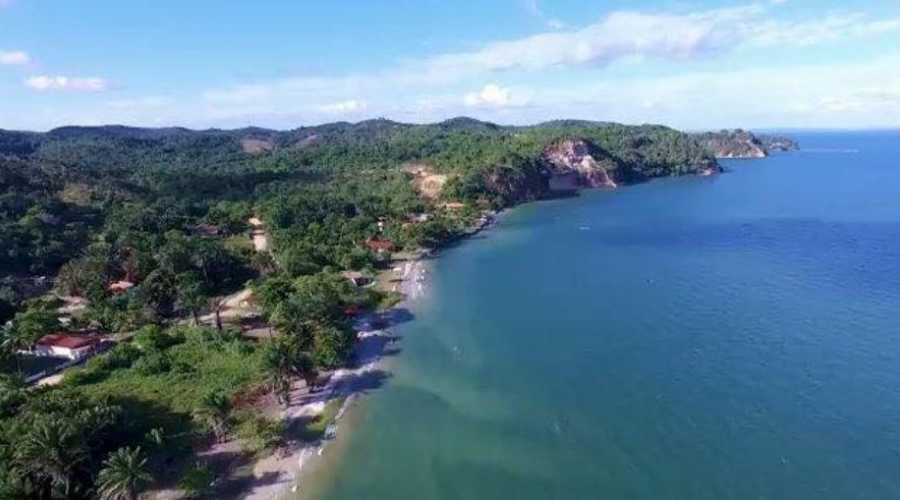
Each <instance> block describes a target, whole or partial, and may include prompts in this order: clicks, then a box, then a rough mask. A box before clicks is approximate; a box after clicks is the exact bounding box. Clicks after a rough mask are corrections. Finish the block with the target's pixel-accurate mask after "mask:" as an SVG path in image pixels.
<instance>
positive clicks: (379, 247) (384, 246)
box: [366, 238, 395, 253]
mask: <svg viewBox="0 0 900 500" xmlns="http://www.w3.org/2000/svg"><path fill="white" fill-rule="evenodd" d="M366 247H367V248H368V249H369V250H371V251H373V252H375V253H385V252H393V251H394V248H395V247H394V242H393V241H391V240H382V239H376V238H369V239H368V240H366Z"/></svg>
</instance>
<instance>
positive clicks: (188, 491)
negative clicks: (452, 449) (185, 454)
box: [178, 462, 215, 498]
mask: <svg viewBox="0 0 900 500" xmlns="http://www.w3.org/2000/svg"><path fill="white" fill-rule="evenodd" d="M213 481H215V475H214V474H213V472H212V470H210V468H209V467H208V466H207V465H206V464H203V463H200V462H198V463H196V464H194V465H193V466H191V467H189V468H188V469H187V470H186V471H185V472H184V475H183V476H181V480H180V481H178V487H179V488H181V489H182V490H183V491H184V495H185V497H187V498H201V497H203V496H206V495H208V494H209V493H210V491H211V490H212V485H213Z"/></svg>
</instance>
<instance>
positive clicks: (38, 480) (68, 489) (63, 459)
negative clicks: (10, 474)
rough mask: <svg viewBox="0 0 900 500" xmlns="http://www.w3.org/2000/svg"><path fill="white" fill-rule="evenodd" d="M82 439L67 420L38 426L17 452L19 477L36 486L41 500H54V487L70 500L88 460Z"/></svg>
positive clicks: (14, 461)
mask: <svg viewBox="0 0 900 500" xmlns="http://www.w3.org/2000/svg"><path fill="white" fill-rule="evenodd" d="M88 456H89V455H88V450H87V447H86V445H85V443H84V441H83V440H82V438H81V436H79V435H78V433H76V432H75V430H74V428H73V426H72V425H70V423H69V422H68V421H66V420H61V419H49V418H48V419H45V420H42V421H39V422H37V423H35V425H34V426H33V427H32V428H31V429H30V432H28V434H26V435H25V436H24V438H23V439H22V441H20V442H19V443H17V446H16V449H15V451H14V452H13V466H14V468H15V472H16V474H17V475H18V476H19V477H21V478H22V479H24V480H26V481H27V482H29V483H30V484H31V485H32V488H33V489H34V490H35V492H36V494H37V495H38V497H39V498H42V499H43V498H50V494H51V491H52V488H53V487H57V488H60V489H61V490H62V493H63V495H64V496H65V497H66V498H68V497H69V496H70V494H71V493H72V485H73V482H74V476H75V473H76V471H78V470H79V469H80V468H81V467H82V466H83V465H84V463H85V462H86V461H87V459H88Z"/></svg>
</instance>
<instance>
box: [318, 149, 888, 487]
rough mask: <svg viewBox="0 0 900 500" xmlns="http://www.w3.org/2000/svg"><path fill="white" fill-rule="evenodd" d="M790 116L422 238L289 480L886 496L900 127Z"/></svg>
mask: <svg viewBox="0 0 900 500" xmlns="http://www.w3.org/2000/svg"><path fill="white" fill-rule="evenodd" d="M794 137H796V138H797V139H798V140H799V141H800V143H801V147H802V150H801V151H799V152H793V153H785V154H776V155H774V156H772V157H770V158H767V159H763V160H746V161H741V160H731V161H723V165H724V166H725V168H726V169H727V172H726V173H724V174H722V175H719V176H713V177H703V178H701V177H684V178H672V179H662V180H657V181H653V182H649V183H645V184H641V185H636V186H629V187H624V188H621V189H618V190H615V191H586V192H583V193H582V194H581V195H580V196H579V197H577V198H571V199H565V200H553V201H545V202H539V203H532V204H529V205H525V206H521V207H518V208H516V209H514V210H512V211H510V212H509V213H507V214H505V215H504V216H503V217H502V218H501V220H500V222H499V223H498V224H497V226H495V227H494V228H492V229H490V230H489V231H487V232H485V233H482V234H481V235H479V236H477V237H475V238H472V239H469V240H466V241H464V242H462V243H461V244H459V245H458V246H456V247H454V248H452V249H449V250H446V251H444V252H443V253H442V255H441V256H440V258H438V259H435V260H434V261H433V262H431V263H430V264H429V266H430V267H429V269H430V272H429V276H428V280H427V293H426V294H425V296H424V297H423V298H421V299H419V300H417V301H415V302H413V303H411V304H410V306H409V308H410V313H411V314H410V319H411V321H408V322H407V323H404V324H402V325H399V326H398V327H396V328H395V333H397V334H398V335H400V336H402V340H401V341H400V342H399V343H398V344H397V347H398V349H399V351H400V352H398V353H395V354H396V355H395V356H391V357H390V358H388V359H387V360H386V370H388V371H389V372H390V377H389V378H388V380H387V382H386V384H385V385H384V386H383V387H380V388H378V389H374V390H372V391H371V392H370V393H369V394H367V395H366V396H364V397H363V399H362V401H361V402H360V403H359V404H357V405H355V407H354V408H353V410H352V411H351V413H352V415H351V416H350V417H348V418H347V419H345V420H346V421H342V423H341V424H340V425H339V428H340V430H339V438H338V443H336V444H335V445H334V446H330V447H327V448H326V451H325V454H326V455H329V454H330V455H331V456H332V462H333V463H332V464H330V465H329V467H328V468H327V471H325V470H321V471H319V472H320V473H318V474H317V476H316V479H315V480H313V481H310V483H309V485H305V488H304V489H303V490H302V491H303V492H304V498H314V499H319V500H338V499H340V500H344V499H366V500H380V499H384V500H455V499H485V500H490V499H497V500H501V499H502V500H506V499H518V500H525V499H536V500H537V499H542V500H543V499H567V500H570V499H635V500H644V499H646V500H659V499H679V500H681V499H685V500H688V499H690V500H702V499H709V500H727V499H735V500H751V499H752V500H760V499H790V500H803V499H815V500H827V499H835V500H848V499H872V500H888V499H895V498H900V328H898V321H897V314H898V311H900V132H864V133H863V132H860V133H850V132H842V133H837V132H835V133H797V134H794Z"/></svg>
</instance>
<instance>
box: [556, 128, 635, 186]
mask: <svg viewBox="0 0 900 500" xmlns="http://www.w3.org/2000/svg"><path fill="white" fill-rule="evenodd" d="M541 162H542V164H543V165H544V167H545V169H546V172H547V175H548V177H549V179H548V183H549V186H548V187H549V189H550V190H551V191H570V190H574V189H578V188H579V187H589V188H598V187H607V188H614V187H616V182H615V180H613V176H614V175H615V173H616V172H618V171H619V165H618V163H617V162H616V161H615V160H614V159H613V158H612V157H611V156H610V155H609V154H608V153H606V152H605V151H603V150H602V149H600V148H598V147H596V146H594V145H593V144H591V143H590V142H588V141H585V140H583V139H567V140H563V141H559V142H557V143H555V144H552V145H550V146H549V147H547V148H546V149H545V150H544V153H543V155H541Z"/></svg>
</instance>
